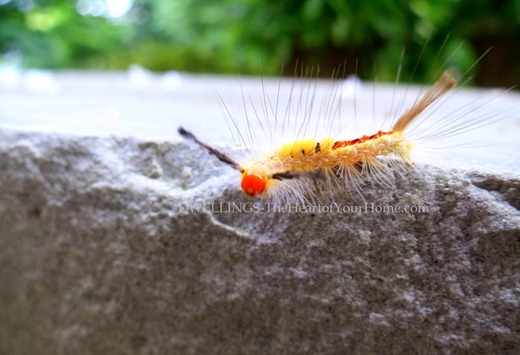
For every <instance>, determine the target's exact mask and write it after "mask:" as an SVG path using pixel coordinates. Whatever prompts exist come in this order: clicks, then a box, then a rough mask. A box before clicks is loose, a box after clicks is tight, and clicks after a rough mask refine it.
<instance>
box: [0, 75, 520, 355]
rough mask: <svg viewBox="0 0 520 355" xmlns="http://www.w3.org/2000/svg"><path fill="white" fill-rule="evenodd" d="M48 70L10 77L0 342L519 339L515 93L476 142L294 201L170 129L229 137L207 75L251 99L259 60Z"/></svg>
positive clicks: (331, 347) (1, 194) (515, 345)
mask: <svg viewBox="0 0 520 355" xmlns="http://www.w3.org/2000/svg"><path fill="white" fill-rule="evenodd" d="M138 74H139V73H138ZM55 78H56V86H54V87H53V88H51V89H49V86H48V85H47V86H45V85H44V84H45V83H44V84H42V85H32V86H31V85H29V84H27V85H24V84H23V83H20V84H19V85H17V86H12V87H10V88H5V87H4V88H2V89H0V90H1V91H0V107H1V108H2V110H1V112H0V304H1V307H0V353H6V354H29V353H42V354H60V353H62V354H69V353H74V352H76V353H80V354H108V353H110V354H133V353H142V354H149V353H158V354H163V353H172V354H173V353H186V354H196V353H197V354H199V353H226V354H235V353H259V354H260V353H265V354H268V353H270V354H272V353H298V354H301V353H355V354H366V353H393V354H399V353H438V352H442V353H476V352H477V353H511V354H513V353H517V352H519V351H520V333H519V331H520V329H519V328H520V322H519V316H520V311H519V309H520V308H519V303H520V268H519V266H520V261H519V260H520V259H519V258H518V255H519V254H520V212H519V209H520V175H519V173H518V161H519V156H518V148H519V147H518V143H516V146H515V143H514V142H515V139H516V137H517V136H518V126H517V123H518V116H517V115H516V112H515V111H514V108H515V107H518V103H519V102H520V100H519V98H518V94H516V93H506V92H502V95H501V96H500V97H499V98H498V100H494V101H491V102H486V106H487V105H491V108H492V112H501V109H507V108H512V109H510V110H508V111H505V115H504V120H502V121H500V122H498V123H496V124H492V125H488V126H486V128H485V129H484V130H483V131H480V133H479V132H477V131H473V132H472V133H471V138H472V139H473V140H475V139H476V140H478V141H482V140H484V142H485V143H491V144H483V145H482V144H481V145H480V147H478V149H480V150H478V154H476V156H475V153H476V152H477V150H476V149H477V147H475V148H473V147H472V148H471V149H470V150H469V151H470V153H463V149H459V148H458V147H457V148H454V149H451V150H449V154H447V155H446V154H444V155H440V158H438V160H435V159H434V158H432V157H433V156H432V155H427V156H426V157H423V158H422V159H423V160H421V157H419V159H418V160H417V163H416V167H417V170H413V169H412V170H410V172H409V173H408V174H407V176H406V177H403V176H400V175H399V174H396V175H395V176H394V177H393V178H392V183H393V184H394V186H395V187H394V188H393V189H388V188H384V187H380V186H377V185H374V184H371V183H369V182H367V183H366V184H365V185H364V186H363V189H364V198H365V201H363V200H360V199H359V197H355V198H353V197H352V196H351V195H350V194H349V193H348V192H347V191H344V190H340V191H337V194H336V202H338V203H341V206H340V207H339V209H338V208H335V207H333V208H332V209H331V210H327V209H326V208H327V205H324V206H322V207H325V208H322V209H321V210H314V211H310V210H308V211H299V212H295V211H289V212H284V211H281V210H276V209H273V207H272V206H270V205H267V204H262V203H260V202H258V201H254V204H252V201H251V200H249V199H248V198H246V197H245V196H243V194H242V193H241V192H240V191H238V189H237V184H236V183H237V176H236V174H235V172H233V171H230V169H228V168H227V167H226V166H222V164H220V163H219V162H218V161H215V159H214V158H212V157H210V156H208V155H207V154H206V153H205V152H203V151H201V150H200V149H198V147H195V146H193V145H192V144H189V143H186V142H183V141H182V140H180V139H179V138H178V137H177V135H176V132H175V130H176V128H177V126H178V125H184V126H187V127H189V128H190V129H192V130H194V131H196V132H200V135H201V136H203V137H204V138H205V139H208V140H209V141H215V144H217V145H219V146H221V147H223V149H226V147H227V146H228V145H229V144H228V143H229V142H230V139H229V135H228V134H227V127H226V125H225V123H223V122H225V121H223V119H222V112H221V108H220V107H219V104H218V97H216V95H215V90H214V89H215V88H217V89H218V90H219V92H220V94H221V96H222V98H223V100H224V101H225V102H226V105H227V106H228V107H229V108H230V109H232V108H233V107H234V106H235V103H236V107H238V111H240V106H241V102H242V101H241V100H242V99H241V98H242V96H243V95H242V90H245V91H248V90H249V89H251V90H255V88H256V89H257V88H258V87H259V84H258V83H259V80H258V79H251V80H250V79H247V78H243V79H242V80H238V81H237V80H231V79H229V78H219V77H196V76H195V77H192V76H185V77H184V78H183V79H182V80H181V81H180V82H179V81H178V80H177V79H178V78H174V80H173V81H171V82H167V81H165V79H164V78H160V77H148V76H144V77H143V76H137V78H136V77H135V76H134V77H133V78H129V77H127V76H125V75H117V74H102V73H100V74H84V73H60V74H57V75H56V77H55ZM260 87H261V85H260ZM264 87H266V88H268V89H269V90H275V91H274V92H275V93H276V90H277V82H276V81H274V82H264ZM370 89H371V87H370V85H369V84H365V86H364V90H368V91H370ZM393 90H394V88H392V87H385V86H377V90H376V93H378V95H379V94H380V95H379V96H378V97H380V98H385V95H387V96H388V95H389V96H388V97H390V98H391V97H392V96H391V93H392V92H393ZM403 90H406V88H403ZM413 90H415V89H414V88H409V89H408V91H409V93H410V94H414V92H413ZM270 92H272V91H270ZM482 93H484V94H488V93H487V92H481V91H460V92H458V93H457V94H458V96H454V97H453V98H451V100H450V101H449V102H451V104H452V105H454V107H457V106H465V107H468V106H467V104H462V102H464V99H465V97H466V98H469V102H474V101H471V100H472V98H475V97H477V96H475V95H476V94H482ZM415 95H416V93H415ZM478 97H480V96H478ZM357 99H358V101H357V102H358V106H357V109H356V110H357V112H358V113H359V112H361V110H363V109H364V107H365V108H366V107H368V108H369V109H370V108H371V107H372V104H371V102H372V100H371V96H370V95H367V96H362V95H360V96H358V97H357ZM363 100H364V101H363ZM389 100H390V99H389ZM260 101H261V100H260ZM351 101H352V98H348V97H346V98H345V99H344V103H345V105H346V106H348V105H349V103H351ZM383 101H385V100H383ZM386 101H387V103H388V100H386ZM449 102H448V103H447V105H449V104H450V103H449ZM480 102H484V101H483V100H480ZM444 107H446V106H444ZM472 107H473V106H472ZM474 107H477V109H478V110H480V109H481V108H480V106H478V105H476V106H474ZM487 107H489V106H487ZM437 113H438V112H437ZM484 114H485V113H483V114H481V115H480V117H482V115H484ZM476 117H479V116H478V115H477V116H476ZM226 137H227V140H226ZM481 137H484V138H481ZM512 138H513V139H512ZM461 139H462V138H460V137H455V143H458V142H461V141H462V140H461ZM497 146H498V147H499V149H495V148H496V147H497ZM229 151H230V152H231V153H233V152H234V151H233V150H232V149H230V150H229ZM459 153H460V155H459ZM468 154H473V157H472V158H471V159H470V158H469V156H471V155H468ZM498 157H500V159H499V158H498ZM453 166H457V167H458V169H453V168H452V167H453ZM365 203H366V204H365ZM355 206H359V207H355ZM197 208H198V210H197ZM397 208H400V209H401V210H397ZM410 208H411V209H412V210H409V209H410ZM238 209H241V211H238ZM389 209H392V211H390V210H389ZM418 209H420V210H418Z"/></svg>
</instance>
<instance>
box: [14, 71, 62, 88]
mask: <svg viewBox="0 0 520 355" xmlns="http://www.w3.org/2000/svg"><path fill="white" fill-rule="evenodd" d="M23 86H24V88H25V90H27V91H29V92H31V93H36V94H57V93H58V92H59V91H60V88H59V85H58V83H57V82H56V80H55V79H54V75H53V74H52V72H50V71H47V70H39V69H30V70H27V71H26V72H25V73H24V76H23Z"/></svg>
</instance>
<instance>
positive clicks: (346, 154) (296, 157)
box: [179, 72, 456, 203]
mask: <svg viewBox="0 0 520 355" xmlns="http://www.w3.org/2000/svg"><path fill="white" fill-rule="evenodd" d="M455 85H456V80H455V79H454V77H453V76H452V75H451V74H450V73H449V72H445V73H444V74H442V76H441V77H440V78H439V79H438V80H437V81H436V82H435V83H434V85H433V86H432V87H430V89H428V90H427V91H426V92H425V93H424V94H423V95H422V97H421V98H420V99H419V100H418V101H416V102H415V104H414V105H413V106H412V107H411V108H409V109H408V110H407V111H406V112H405V113H404V114H402V115H401V116H400V117H399V118H398V120H397V121H396V122H395V123H394V125H393V126H392V128H391V130H389V131H382V130H379V131H378V132H376V133H375V134H372V135H363V136H361V137H359V138H355V139H350V140H341V139H336V138H333V137H324V138H322V139H319V140H318V139H315V138H306V139H296V140H294V141H292V142H288V143H285V144H282V145H281V146H280V147H279V148H278V149H276V150H275V152H274V153H271V154H264V155H260V156H257V157H255V158H254V159H252V160H251V161H249V162H247V163H244V164H240V163H238V162H236V161H235V160H233V159H232V158H230V157H229V156H228V155H226V154H224V153H222V152H220V151H218V150H217V149H215V148H213V147H211V146H209V145H207V144H206V143H204V142H202V141H200V140H199V139H198V138H197V137H196V136H195V135H193V134H192V133H191V132H188V131H186V130H185V129H184V128H182V127H180V128H179V133H180V134H181V135H182V136H183V137H185V138H187V139H190V140H192V141H194V142H195V143H197V144H199V145H200V146H201V147H203V148H205V149H206V150H207V151H208V152H209V153H211V154H213V155H215V156H216V157H217V158H218V159H219V160H220V161H222V162H224V163H226V164H228V165H229V166H231V167H232V168H234V169H236V170H238V171H239V172H240V173H241V188H242V190H243V191H244V193H246V194H247V195H248V196H250V197H255V196H261V197H267V198H271V199H274V200H275V201H278V202H280V201H282V202H289V203H290V202H303V203H306V202H308V201H312V200H314V199H313V196H314V193H315V190H316V183H317V184H318V185H319V183H320V182H322V181H325V182H327V183H331V182H332V183H335V184H337V185H346V186H349V184H351V185H353V186H354V187H355V188H356V190H358V191H359V189H358V188H357V185H359V183H360V181H361V179H363V178H364V177H366V175H367V174H368V175H369V176H371V177H373V178H374V179H375V180H376V181H378V182H380V183H381V184H385V181H387V176H386V174H388V173H389V171H390V170H391V169H395V168H400V167H401V166H402V165H406V164H410V163H411V159H410V151H411V150H412V147H413V142H412V141H411V140H409V139H408V138H407V136H406V129H407V128H408V127H409V126H410V124H411V123H412V122H413V121H414V120H415V119H416V118H417V117H418V116H419V115H420V114H421V113H422V112H423V111H424V110H425V109H426V108H427V107H428V106H430V105H431V104H432V103H433V102H435V101H436V100H437V99H439V98H440V97H441V96H443V95H444V94H445V93H446V92H447V91H449V90H450V89H451V88H453V87H454V86H455ZM382 157H393V158H396V159H397V163H395V162H394V163H391V162H390V161H388V162H383V161H381V159H380V158H382ZM399 164H400V165H399Z"/></svg>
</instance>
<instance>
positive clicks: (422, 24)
mask: <svg viewBox="0 0 520 355" xmlns="http://www.w3.org/2000/svg"><path fill="white" fill-rule="evenodd" d="M100 1H103V0H92V1H91V2H93V3H97V4H98V5H99V2H100ZM85 3H88V1H86V0H82V4H83V5H84V4H85ZM77 9H78V1H76V0H57V1H49V0H0V52H2V53H7V52H13V51H17V52H19V53H21V54H22V55H23V63H24V65H26V66H31V67H44V68H64V67H75V68H102V69H117V68H126V67H127V66H128V65H129V64H131V63H138V64H141V65H143V66H145V67H147V68H149V69H152V70H158V71H161V70H169V69H174V70H182V71H193V72H217V73H241V74H259V73H262V74H264V75H265V74H275V75H276V74H279V73H280V67H281V65H282V64H284V66H285V68H294V67H295V64H296V63H297V62H300V63H304V64H307V65H320V74H321V75H323V76H330V75H332V74H331V73H332V70H333V68H337V67H338V65H339V64H343V63H345V65H346V71H347V72H353V71H357V72H358V73H359V74H360V75H361V76H362V77H364V78H374V77H377V78H378V79H379V80H393V79H394V78H395V75H396V72H397V70H398V68H399V66H401V71H402V76H403V78H411V77H412V76H413V78H415V79H417V80H423V79H425V78H428V79H431V77H432V75H433V74H434V72H435V71H436V70H438V68H439V66H441V65H442V64H444V63H446V64H447V65H448V66H450V67H453V66H454V67H457V68H459V70H461V71H463V72H464V71H466V70H469V69H470V68H471V67H472V65H473V64H475V62H476V61H477V59H478V58H479V56H480V54H481V53H483V52H484V51H485V50H486V49H488V48H489V47H491V46H494V47H498V49H495V50H494V52H493V53H492V54H491V55H488V56H486V57H485V58H484V60H483V61H481V62H480V70H482V67H484V68H485V67H487V66H491V67H492V69H494V72H495V74H494V75H490V76H491V77H495V78H496V77H497V76H500V75H498V74H497V72H499V71H506V72H505V73H503V76H504V77H505V78H509V80H516V81H515V82H516V83H518V82H520V69H519V68H517V67H519V66H518V63H520V59H519V54H518V53H520V0H498V1H497V0H412V1H403V0H364V1H348V0H283V1H280V0H219V1H215V0H134V2H133V6H132V7H131V9H130V10H129V11H128V12H127V13H126V15H125V16H124V17H121V18H117V19H113V18H109V17H105V16H102V14H98V15H97V16H94V15H92V14H83V15H80V14H79V13H78V11H77ZM403 49H405V52H404V55H403ZM497 50H498V53H499V55H495V52H496V51H497ZM503 53H509V55H503ZM497 58H498V59H499V62H498V63H497V62H496V59H497ZM493 60H495V62H493ZM477 67H478V66H477ZM497 67H501V70H498V71H497ZM290 72H291V70H287V71H286V73H290ZM484 76H485V75H484ZM512 78H516V79H512Z"/></svg>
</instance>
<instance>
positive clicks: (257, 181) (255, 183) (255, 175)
mask: <svg viewBox="0 0 520 355" xmlns="http://www.w3.org/2000/svg"><path fill="white" fill-rule="evenodd" d="M267 185H268V178H267V175H266V174H264V173H259V172H254V171H249V170H244V172H243V173H242V185H241V187H242V190H244V192H245V194H246V195H248V196H250V197H255V196H257V195H261V194H263V193H265V191H266V189H267Z"/></svg>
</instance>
